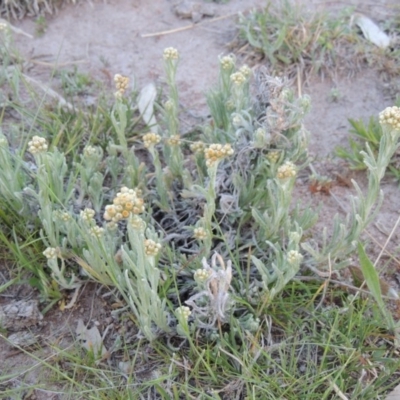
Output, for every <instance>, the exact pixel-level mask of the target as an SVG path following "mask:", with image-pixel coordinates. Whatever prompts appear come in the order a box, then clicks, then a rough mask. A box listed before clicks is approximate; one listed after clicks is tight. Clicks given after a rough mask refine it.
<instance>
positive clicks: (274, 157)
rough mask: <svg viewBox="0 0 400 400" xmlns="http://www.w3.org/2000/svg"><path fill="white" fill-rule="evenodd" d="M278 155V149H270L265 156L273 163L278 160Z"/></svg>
mask: <svg viewBox="0 0 400 400" xmlns="http://www.w3.org/2000/svg"><path fill="white" fill-rule="evenodd" d="M280 155H281V154H280V152H279V151H270V152H269V153H268V154H267V158H268V160H269V161H270V162H271V163H273V164H275V163H276V162H277V161H278V160H279V157H280Z"/></svg>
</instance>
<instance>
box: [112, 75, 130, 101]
mask: <svg viewBox="0 0 400 400" xmlns="http://www.w3.org/2000/svg"><path fill="white" fill-rule="evenodd" d="M114 82H115V87H116V89H117V91H116V92H115V97H118V98H121V97H122V96H123V95H124V93H125V91H126V89H127V88H128V85H129V78H128V77H127V76H123V75H121V74H116V75H115V76H114Z"/></svg>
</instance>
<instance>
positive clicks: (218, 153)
mask: <svg viewBox="0 0 400 400" xmlns="http://www.w3.org/2000/svg"><path fill="white" fill-rule="evenodd" d="M233 153H234V151H233V149H232V146H231V145H230V144H224V145H222V144H211V145H210V146H209V147H208V148H207V149H205V150H204V155H205V158H206V165H207V167H211V166H212V165H214V164H215V163H216V162H219V161H221V160H222V159H223V158H225V157H228V156H231V155H232V154H233Z"/></svg>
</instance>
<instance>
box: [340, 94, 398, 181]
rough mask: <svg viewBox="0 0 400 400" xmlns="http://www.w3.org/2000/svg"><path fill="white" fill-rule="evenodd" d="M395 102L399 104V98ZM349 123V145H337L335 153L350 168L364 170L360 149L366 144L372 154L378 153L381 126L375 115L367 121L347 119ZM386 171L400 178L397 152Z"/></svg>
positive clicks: (381, 133) (363, 149) (362, 149)
mask: <svg viewBox="0 0 400 400" xmlns="http://www.w3.org/2000/svg"><path fill="white" fill-rule="evenodd" d="M395 104H396V105H397V106H398V105H400V99H397V100H396V101H395ZM349 123H350V125H351V129H350V132H349V133H350V137H349V147H347V148H346V147H337V148H336V149H335V153H336V155H337V156H338V157H340V158H343V159H344V160H346V161H347V162H348V164H349V166H350V168H351V169H355V170H365V169H366V165H365V164H364V162H363V156H362V154H361V151H365V150H366V148H367V147H366V146H367V145H368V146H369V147H370V148H371V150H372V152H373V153H374V154H377V153H378V151H379V143H380V140H381V138H382V135H383V131H382V127H381V125H380V124H379V120H378V118H377V117H375V116H372V117H370V119H369V121H368V123H365V122H364V121H363V120H361V119H359V120H355V119H349ZM388 172H389V174H390V175H392V176H394V177H395V179H396V180H400V160H399V156H398V154H397V153H395V154H394V155H393V157H392V159H391V162H390V164H389V166H388Z"/></svg>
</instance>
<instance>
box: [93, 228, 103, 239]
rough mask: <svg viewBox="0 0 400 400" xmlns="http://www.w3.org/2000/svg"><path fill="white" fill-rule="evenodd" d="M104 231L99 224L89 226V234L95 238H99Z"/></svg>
mask: <svg viewBox="0 0 400 400" xmlns="http://www.w3.org/2000/svg"><path fill="white" fill-rule="evenodd" d="M103 233H104V229H103V228H101V227H100V226H97V225H96V226H93V227H91V228H90V234H91V235H92V236H94V237H96V238H100V237H101V236H102V235H103Z"/></svg>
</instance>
